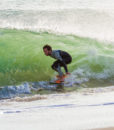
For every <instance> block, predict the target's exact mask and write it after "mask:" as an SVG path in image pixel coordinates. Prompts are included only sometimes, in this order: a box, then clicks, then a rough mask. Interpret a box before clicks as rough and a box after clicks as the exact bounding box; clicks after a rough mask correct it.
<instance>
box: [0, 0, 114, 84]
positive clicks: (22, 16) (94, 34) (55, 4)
mask: <svg viewBox="0 0 114 130" xmlns="http://www.w3.org/2000/svg"><path fill="white" fill-rule="evenodd" d="M113 6H114V4H113V2H112V0H108V1H107V0H106V1H105V2H103V0H100V1H98V0H93V1H90V0H85V1H84V2H82V1H80V0H76V1H74V0H68V1H66V0H55V1H52V0H48V1H43V0H39V1H36V0H34V1H32V0H25V1H23V0H20V1H17V0H5V1H0V52H1V57H0V85H1V86H4V85H13V84H18V83H21V82H24V81H27V82H30V81H41V80H50V79H51V78H52V77H53V76H54V75H55V73H54V72H53V71H52V70H51V67H50V66H51V64H52V62H53V60H52V59H51V58H50V59H49V58H48V57H46V56H44V54H43V51H42V47H43V45H45V44H50V45H51V46H52V47H53V49H63V50H65V51H68V52H69V53H71V55H72V57H73V62H72V64H71V65H69V70H70V72H71V73H72V74H73V76H74V75H75V77H76V78H77V77H84V76H85V77H86V78H88V80H90V79H94V80H99V79H100V80H106V82H110V83H112V82H113V77H114V44H113V43H114V37H113V34H114V23H113V20H114V15H113V14H114V10H113ZM46 63H48V64H46Z"/></svg>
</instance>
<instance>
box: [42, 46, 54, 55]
mask: <svg viewBox="0 0 114 130" xmlns="http://www.w3.org/2000/svg"><path fill="white" fill-rule="evenodd" d="M43 51H44V53H45V55H46V56H49V55H51V53H52V48H51V46H49V45H45V46H43Z"/></svg>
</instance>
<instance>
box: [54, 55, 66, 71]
mask: <svg viewBox="0 0 114 130" xmlns="http://www.w3.org/2000/svg"><path fill="white" fill-rule="evenodd" d="M55 57H56V59H58V60H60V62H61V64H62V65H63V67H64V69H65V72H66V73H67V72H68V69H67V65H66V63H65V62H64V60H63V59H62V57H61V55H60V52H56V54H55Z"/></svg>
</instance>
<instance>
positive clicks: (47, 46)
mask: <svg viewBox="0 0 114 130" xmlns="http://www.w3.org/2000/svg"><path fill="white" fill-rule="evenodd" d="M45 48H47V50H48V51H50V50H52V47H51V46H49V45H45V46H43V49H45Z"/></svg>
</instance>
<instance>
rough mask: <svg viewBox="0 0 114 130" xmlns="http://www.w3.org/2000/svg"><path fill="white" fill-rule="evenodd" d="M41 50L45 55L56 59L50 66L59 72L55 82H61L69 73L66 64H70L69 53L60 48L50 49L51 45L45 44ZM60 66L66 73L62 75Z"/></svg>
mask: <svg viewBox="0 0 114 130" xmlns="http://www.w3.org/2000/svg"><path fill="white" fill-rule="evenodd" d="M43 51H44V53H45V55H46V56H50V57H52V58H55V59H56V61H55V62H54V63H53V64H52V66H51V67H52V69H54V70H55V71H57V72H58V73H59V75H58V76H57V78H58V80H56V83H59V82H63V81H64V78H65V76H66V75H68V74H70V73H69V72H68V68H67V64H70V63H71V62H72V57H71V55H70V54H69V53H67V52H65V51H62V50H52V47H51V46H49V45H45V46H44V47H43ZM61 67H64V69H65V72H66V75H64V74H63V72H62V71H61Z"/></svg>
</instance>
